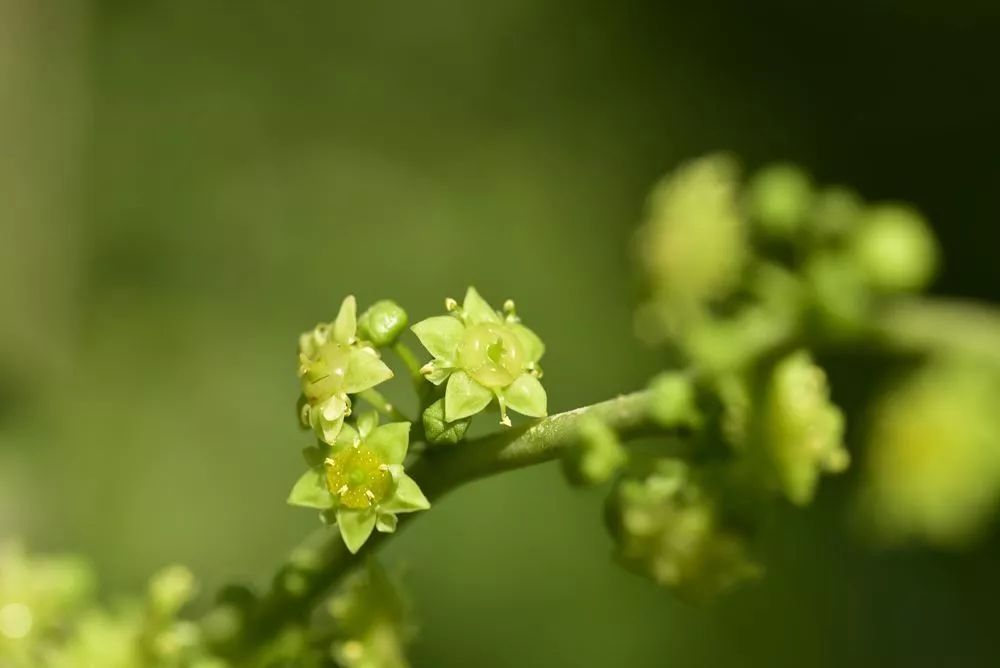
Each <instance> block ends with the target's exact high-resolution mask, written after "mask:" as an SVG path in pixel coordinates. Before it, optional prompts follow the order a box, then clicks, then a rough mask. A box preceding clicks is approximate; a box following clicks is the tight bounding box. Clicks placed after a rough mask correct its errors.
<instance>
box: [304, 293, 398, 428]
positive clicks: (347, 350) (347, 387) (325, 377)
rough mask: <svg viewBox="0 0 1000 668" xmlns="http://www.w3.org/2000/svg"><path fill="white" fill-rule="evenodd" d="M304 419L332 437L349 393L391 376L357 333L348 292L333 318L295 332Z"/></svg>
mask: <svg viewBox="0 0 1000 668" xmlns="http://www.w3.org/2000/svg"><path fill="white" fill-rule="evenodd" d="M299 377H300V378H301V379H302V394H303V396H304V398H305V401H304V403H303V406H302V412H301V415H300V417H301V419H302V424H303V425H305V426H311V427H312V428H313V430H314V431H315V432H316V434H317V435H318V436H319V437H320V438H321V439H323V441H325V442H326V443H333V442H334V441H335V440H336V438H337V435H338V434H339V433H340V429H341V427H342V426H343V424H344V418H346V417H347V416H348V415H350V414H351V398H350V396H349V395H351V394H357V393H358V392H363V391H364V390H367V389H369V388H371V387H374V386H376V385H378V384H379V383H382V382H384V381H386V380H389V379H390V378H392V370H391V369H390V368H389V367H387V366H386V365H385V363H384V362H383V361H382V360H381V359H379V356H378V352H376V350H375V348H373V347H371V346H370V345H368V344H366V343H364V342H362V341H359V340H358V338H357V303H356V302H355V300H354V297H347V298H346V299H345V300H344V302H343V304H342V305H341V307H340V312H339V313H338V314H337V318H336V320H334V321H333V323H330V324H326V323H323V324H320V325H317V326H316V327H315V328H314V329H313V330H312V331H310V332H306V333H304V334H303V335H302V336H300V337H299Z"/></svg>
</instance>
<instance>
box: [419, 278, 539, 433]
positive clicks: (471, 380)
mask: <svg viewBox="0 0 1000 668" xmlns="http://www.w3.org/2000/svg"><path fill="white" fill-rule="evenodd" d="M445 306H446V308H447V310H448V311H449V312H450V315H443V316H435V317H432V318H427V319H426V320H423V321H421V322H418V323H417V324H415V325H414V326H413V327H412V329H413V333H414V334H416V335H417V338H418V339H420V342H421V343H422V344H423V345H424V347H425V348H426V349H427V351H428V352H430V354H431V355H433V356H434V359H433V360H431V361H430V362H428V363H427V364H426V365H425V366H424V367H423V369H421V373H423V375H424V377H425V378H427V380H429V381H430V382H431V383H433V384H434V385H440V384H442V383H444V382H445V381H447V382H448V384H447V386H446V389H445V397H444V417H445V419H446V420H447V421H448V422H454V421H456V420H461V419H462V418H466V417H469V416H472V415H475V414H476V413H479V412H480V411H482V410H483V409H484V408H486V407H487V406H488V405H489V404H490V403H492V402H493V400H494V399H495V400H496V401H497V403H498V404H499V407H500V422H501V424H504V425H507V426H510V418H509V417H508V416H507V409H508V408H509V409H511V410H513V411H516V412H518V413H521V414H522V415H527V416H528V417H544V416H545V415H546V414H547V402H548V399H547V397H546V394H545V388H543V387H542V384H541V382H539V378H541V375H542V371H541V367H539V365H538V361H539V360H540V359H541V357H542V355H543V354H544V352H545V345H544V344H543V343H542V341H541V339H539V338H538V336H537V335H536V334H535V333H534V332H532V331H531V330H530V329H528V328H527V327H525V326H524V325H522V324H521V321H520V319H519V318H518V317H517V313H516V311H515V308H514V302H512V301H510V300H508V301H507V302H506V303H505V304H504V309H503V313H501V312H498V311H495V310H494V309H493V307H491V306H490V305H489V304H488V303H487V302H486V300H485V299H483V298H482V297H481V296H480V295H479V293H478V292H476V289H475V288H469V289H468V291H467V292H466V294H465V301H464V302H463V303H462V305H461V306H459V305H458V303H457V302H456V301H455V300H453V299H449V300H447V301H446V302H445Z"/></svg>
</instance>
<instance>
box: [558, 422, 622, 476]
mask: <svg viewBox="0 0 1000 668" xmlns="http://www.w3.org/2000/svg"><path fill="white" fill-rule="evenodd" d="M627 461H628V453H627V452H626V451H625V448H624V447H623V446H622V444H621V441H620V440H618V434H616V433H615V432H614V430H613V429H611V427H609V426H608V425H607V424H605V423H604V422H602V421H601V420H600V419H598V418H596V417H585V418H584V419H583V420H582V421H581V423H580V432H579V441H578V442H577V443H576V444H575V445H574V446H573V447H571V448H570V449H569V451H568V452H567V453H566V454H565V455H564V456H563V459H562V463H563V472H564V473H565V474H566V479H567V480H569V482H570V483H571V484H574V485H598V484H600V483H602V482H605V481H606V480H608V479H610V478H611V476H613V475H614V474H615V473H617V472H618V471H619V470H620V469H621V467H622V466H624V465H625V463H626V462H627Z"/></svg>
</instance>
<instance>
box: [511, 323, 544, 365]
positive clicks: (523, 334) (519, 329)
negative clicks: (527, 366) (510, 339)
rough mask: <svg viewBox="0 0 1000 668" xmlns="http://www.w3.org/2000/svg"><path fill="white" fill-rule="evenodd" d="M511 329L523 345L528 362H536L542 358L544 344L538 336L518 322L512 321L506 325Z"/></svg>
mask: <svg viewBox="0 0 1000 668" xmlns="http://www.w3.org/2000/svg"><path fill="white" fill-rule="evenodd" d="M508 327H510V329H511V331H513V332H514V334H515V335H516V336H517V338H518V339H519V340H520V341H521V345H522V346H524V352H525V354H527V356H528V361H529V362H537V361H538V360H540V359H542V355H544V354H545V344H544V343H542V340H541V339H540V338H538V335H537V334H535V333H534V332H533V331H531V330H530V329H528V328H527V327H525V326H524V325H522V324H521V323H519V322H514V323H511V324H509V325H508Z"/></svg>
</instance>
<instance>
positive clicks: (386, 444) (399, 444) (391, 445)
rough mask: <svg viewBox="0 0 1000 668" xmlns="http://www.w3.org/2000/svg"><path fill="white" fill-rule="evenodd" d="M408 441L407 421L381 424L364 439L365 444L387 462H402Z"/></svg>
mask: <svg viewBox="0 0 1000 668" xmlns="http://www.w3.org/2000/svg"><path fill="white" fill-rule="evenodd" d="M409 443H410V423H409V422H393V423H391V424H386V425H382V426H381V427H379V428H378V429H375V430H374V431H373V432H372V433H371V434H369V435H368V439H367V440H366V441H365V445H367V446H368V447H369V448H371V449H372V450H374V451H375V452H376V453H378V454H379V456H381V457H382V458H383V459H385V461H386V463H387V464H402V463H403V459H404V458H405V457H406V448H407V447H408V446H409Z"/></svg>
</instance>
